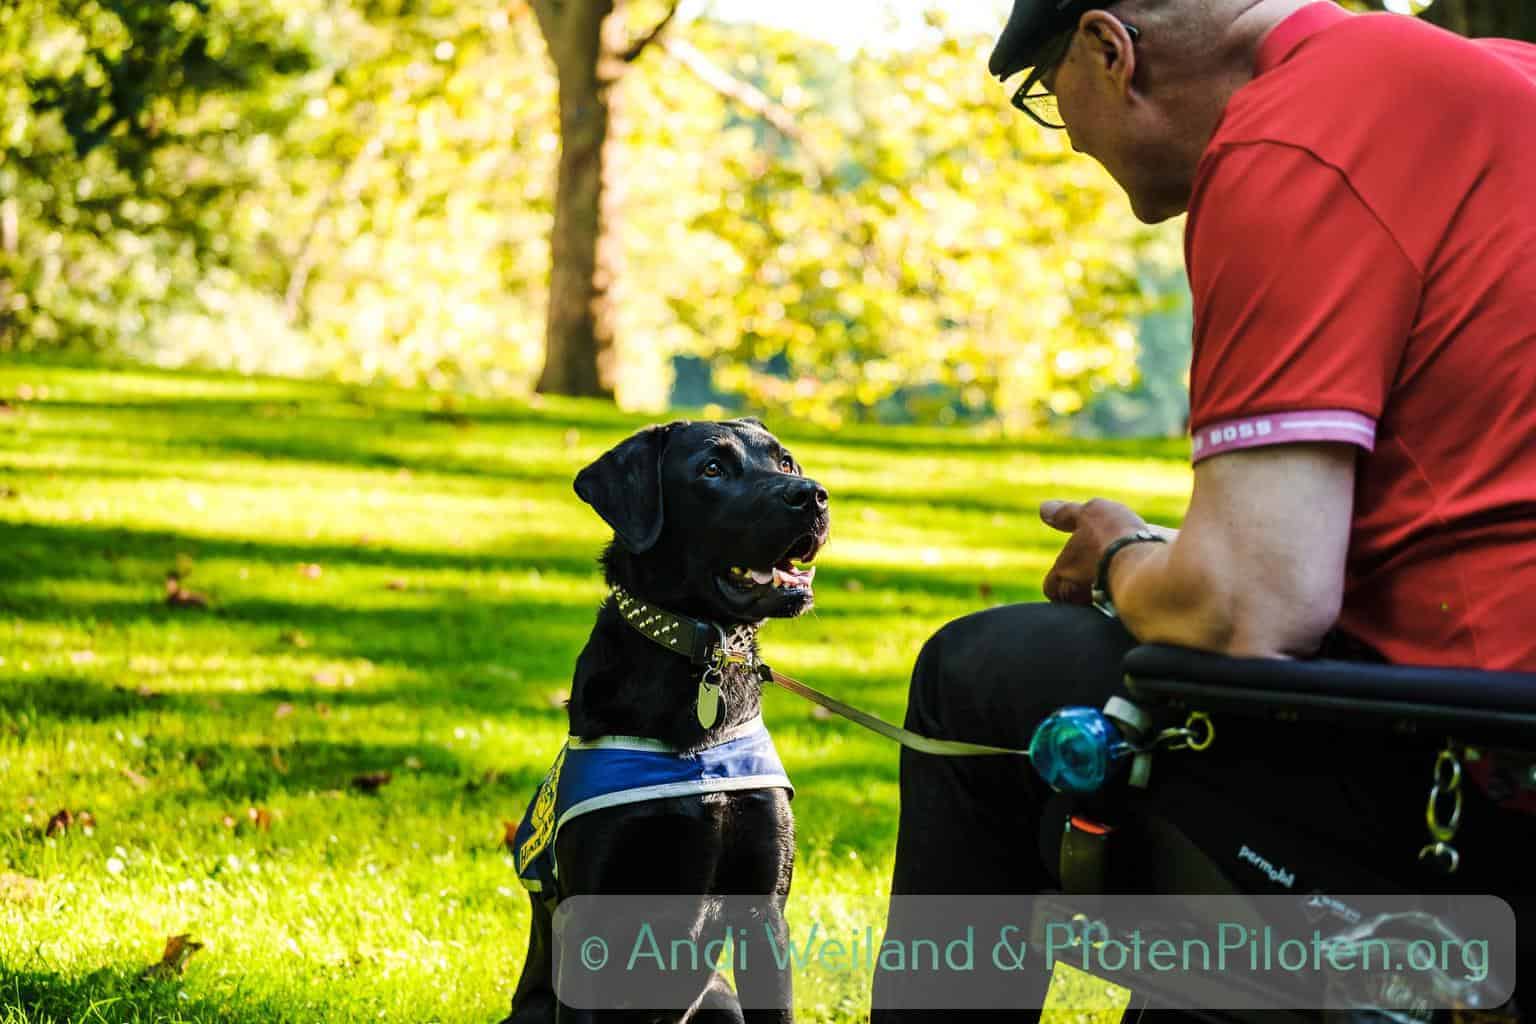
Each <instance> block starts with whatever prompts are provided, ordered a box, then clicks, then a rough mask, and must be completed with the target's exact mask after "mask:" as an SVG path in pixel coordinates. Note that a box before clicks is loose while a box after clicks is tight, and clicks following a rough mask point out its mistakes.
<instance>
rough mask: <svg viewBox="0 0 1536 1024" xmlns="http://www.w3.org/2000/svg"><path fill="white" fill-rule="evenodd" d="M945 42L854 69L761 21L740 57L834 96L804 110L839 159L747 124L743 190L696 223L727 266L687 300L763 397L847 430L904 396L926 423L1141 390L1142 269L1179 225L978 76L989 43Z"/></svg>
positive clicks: (677, 297) (709, 344) (689, 311)
mask: <svg viewBox="0 0 1536 1024" xmlns="http://www.w3.org/2000/svg"><path fill="white" fill-rule="evenodd" d="M936 35H937V37H938V41H937V42H935V43H933V44H932V45H931V46H928V47H924V48H921V49H916V50H910V51H898V52H894V53H889V54H884V55H881V56H878V57H877V56H874V55H870V54H860V55H857V56H855V57H854V58H852V60H850V61H848V62H847V63H845V64H842V63H836V62H833V61H831V60H829V59H826V58H823V59H822V60H821V61H819V62H815V61H813V60H811V59H807V58H806V56H805V53H806V50H805V46H804V44H803V41H799V40H795V39H793V38H792V37H777V36H775V34H773V33H768V32H758V33H756V38H757V40H758V42H759V45H758V47H757V51H756V54H748V55H744V56H742V57H741V58H739V63H738V65H737V67H736V69H735V70H736V71H737V73H738V74H739V75H740V76H742V77H748V78H755V79H757V80H759V81H760V82H761V83H762V84H763V86H764V89H765V91H767V92H769V93H771V94H777V95H786V96H795V95H799V96H804V97H805V98H806V99H805V102H806V103H807V104H808V105H809V104H810V103H811V102H813V101H814V100H820V101H821V102H822V103H824V104H825V106H824V107H822V108H821V109H815V108H814V107H810V108H808V109H806V110H804V111H798V110H797V111H796V113H797V119H798V120H799V121H800V123H801V124H802V125H803V126H804V127H805V128H806V134H807V139H806V143H807V147H808V148H809V149H811V150H813V151H814V152H815V153H817V154H835V156H836V159H835V161H834V160H830V159H827V158H826V157H821V158H819V159H816V160H813V159H811V158H808V157H807V154H806V153H803V152H796V151H795V150H796V147H785V146H774V145H772V143H774V142H776V140H774V139H771V138H768V139H765V138H764V137H763V135H762V132H761V130H760V129H759V128H757V126H755V125H753V124H750V123H748V124H742V125H738V126H737V127H736V128H735V130H734V132H733V133H730V134H728V135H727V141H726V143H725V144H722V145H721V146H720V147H719V149H720V150H723V151H724V154H723V155H724V167H725V170H726V172H727V173H728V174H729V176H730V178H731V179H732V182H731V185H732V187H731V188H729V189H728V190H726V191H723V192H722V193H721V194H722V195H723V196H724V200H723V201H722V202H719V203H717V204H715V205H713V206H711V207H710V208H709V209H707V210H706V211H705V212H704V213H703V214H702V215H701V216H700V217H698V218H696V219H695V222H694V223H695V226H696V227H697V228H698V229H700V230H701V231H702V232H704V233H705V234H706V236H708V237H709V238H710V239H711V240H712V241H713V242H715V243H716V246H717V247H718V244H719V243H724V245H725V246H726V248H725V250H724V252H723V254H722V255H721V256H718V257H716V259H715V262H716V265H717V267H718V265H719V264H720V263H721V262H723V263H724V272H723V273H720V272H719V271H718V270H717V274H718V277H717V280H716V284H715V285H714V286H713V287H705V288H694V289H690V290H688V291H685V292H681V293H677V294H674V297H673V303H674V306H675V308H676V309H677V311H678V315H679V319H680V320H681V321H682V322H683V323H684V324H686V325H688V326H689V327H690V328H691V329H693V330H694V331H695V333H696V334H697V336H698V348H699V350H700V351H701V352H702V353H703V354H706V355H716V356H720V357H724V358H725V366H724V368H723V369H722V371H721V372H720V373H719V374H718V375H717V376H718V377H719V378H720V380H721V382H722V383H723V384H724V385H725V386H727V387H728V388H730V389H732V390H737V391H740V392H742V393H744V394H746V395H747V396H749V397H750V398H751V399H752V400H753V402H754V404H755V405H758V406H760V407H766V408H770V409H781V410H788V411H791V412H792V413H794V414H796V415H802V416H814V417H816V418H818V419H823V420H828V421H830V422H838V421H839V420H840V419H841V418H842V417H843V416H844V415H852V416H854V417H857V418H869V417H871V416H872V415H874V414H875V413H876V412H877V411H878V410H879V408H880V407H881V406H882V404H883V403H887V402H888V400H890V399H891V398H892V396H893V395H897V394H898V393H902V401H901V403H900V404H901V406H902V407H903V408H904V410H905V411H907V412H910V413H914V414H916V415H918V416H919V417H920V418H924V419H934V418H950V417H953V416H955V415H956V414H957V413H958V414H960V415H967V414H970V415H976V414H982V413H987V414H991V415H995V416H997V417H999V418H1001V419H1002V420H1003V421H1004V422H1005V423H1008V424H1011V425H1018V426H1033V425H1037V424H1038V423H1040V422H1041V421H1042V420H1043V419H1044V418H1045V417H1047V416H1049V415H1051V414H1056V415H1066V414H1070V413H1073V412H1076V411H1077V410H1078V409H1080V408H1081V407H1082V405H1083V402H1084V400H1085V397H1086V396H1087V395H1089V394H1090V393H1092V392H1093V391H1094V390H1097V389H1100V388H1103V387H1105V386H1110V385H1112V386H1118V387H1124V386H1128V385H1129V384H1130V383H1131V381H1132V377H1133V370H1134V366H1135V338H1134V334H1133V332H1132V330H1131V322H1130V318H1131V317H1132V315H1133V314H1135V313H1136V312H1138V311H1140V310H1141V309H1142V308H1143V307H1144V301H1143V298H1142V295H1141V293H1140V290H1139V288H1138V283H1137V280H1136V278H1135V262H1136V259H1137V256H1138V254H1145V255H1148V256H1150V255H1151V248H1150V247H1151V246H1152V245H1153V243H1154V242H1155V241H1156V240H1158V239H1167V238H1168V235H1167V232H1166V231H1163V232H1156V233H1154V232H1147V231H1144V230H1142V229H1141V228H1140V226H1139V225H1137V224H1136V223H1135V221H1134V220H1133V219H1132V218H1131V217H1130V215H1129V212H1128V210H1127V208H1126V204H1125V201H1124V197H1123V195H1122V194H1121V193H1120V191H1119V189H1118V188H1117V187H1116V186H1115V185H1114V184H1113V182H1112V181H1111V180H1110V179H1109V178H1108V177H1107V175H1105V174H1104V173H1103V171H1102V170H1101V169H1099V167H1098V166H1097V165H1096V164H1094V163H1093V162H1092V161H1089V160H1087V159H1085V158H1082V157H1080V156H1075V155H1074V154H1072V153H1071V152H1070V151H1069V149H1068V147H1067V145H1066V139H1065V136H1064V135H1056V134H1047V133H1044V132H1042V131H1041V130H1040V129H1039V128H1038V127H1037V126H1035V125H1034V124H1033V122H1030V121H1028V120H1027V119H1025V118H1023V117H1021V116H1013V114H1012V111H1010V110H1009V109H1008V108H1007V107H1006V104H1005V102H1004V99H1003V96H1002V93H1001V91H1000V89H999V88H998V87H997V85H996V83H995V82H991V81H989V80H988V79H987V78H986V76H985V75H983V74H979V73H978V69H979V68H981V67H984V65H985V60H986V53H987V43H986V41H985V40H981V39H957V38H954V37H951V36H948V35H947V34H945V33H943V32H938V33H936ZM765 42H766V43H768V44H769V45H768V46H766V47H765V46H764V45H763V44H764V43H765ZM765 51H766V52H767V53H769V54H773V55H777V57H778V59H777V61H770V60H769V59H765V58H764V57H763V56H762V54H763V53H764V52H765ZM818 64H819V67H817V65H818ZM811 69H814V70H822V71H825V72H826V73H827V74H828V77H827V78H817V77H814V74H808V73H807V72H808V70H811ZM820 160H825V162H826V169H825V174H826V177H825V180H820V181H817V180H816V178H815V171H814V167H815V164H816V162H820ZM808 169H809V170H808ZM775 363H777V369H778V370H779V372H778V373H774V372H768V370H769V368H773V367H774V364H775ZM925 396H926V397H925ZM925 401H926V402H927V403H928V404H927V405H926V406H925V405H924V404H923V403H924V402H925Z"/></svg>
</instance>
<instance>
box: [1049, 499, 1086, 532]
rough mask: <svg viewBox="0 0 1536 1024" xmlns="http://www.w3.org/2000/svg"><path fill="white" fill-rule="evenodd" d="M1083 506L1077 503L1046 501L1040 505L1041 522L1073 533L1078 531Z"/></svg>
mask: <svg viewBox="0 0 1536 1024" xmlns="http://www.w3.org/2000/svg"><path fill="white" fill-rule="evenodd" d="M1082 510H1083V506H1081V505H1079V504H1078V503H1077V502H1075V501H1046V502H1042V503H1041V504H1040V520H1041V522H1043V523H1045V525H1047V526H1050V527H1054V528H1055V529H1058V530H1061V531H1062V532H1063V533H1071V532H1072V531H1073V530H1076V529H1077V520H1078V516H1079V514H1080V513H1081V512H1082Z"/></svg>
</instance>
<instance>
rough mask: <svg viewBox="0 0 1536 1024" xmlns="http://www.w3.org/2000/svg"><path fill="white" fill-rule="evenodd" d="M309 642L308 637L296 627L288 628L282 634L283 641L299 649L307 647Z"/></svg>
mask: <svg viewBox="0 0 1536 1024" xmlns="http://www.w3.org/2000/svg"><path fill="white" fill-rule="evenodd" d="M309 642H310V641H309V637H307V636H305V635H304V634H303V633H301V632H299V631H298V630H296V629H290V630H288V632H286V633H284V634H283V643H285V644H288V645H290V646H292V647H297V648H299V649H300V650H303V649H304V648H306V647H308V646H309Z"/></svg>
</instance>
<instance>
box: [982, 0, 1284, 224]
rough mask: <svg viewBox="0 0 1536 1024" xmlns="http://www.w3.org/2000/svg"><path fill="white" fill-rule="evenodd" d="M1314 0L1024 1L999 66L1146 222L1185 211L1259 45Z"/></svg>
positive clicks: (995, 64)
mask: <svg viewBox="0 0 1536 1024" xmlns="http://www.w3.org/2000/svg"><path fill="white" fill-rule="evenodd" d="M1306 2H1307V0H1107V2H1105V0H1100V2H1094V0H1015V2H1014V6H1013V13H1012V16H1011V17H1010V18H1009V21H1008V25H1007V27H1006V28H1004V30H1003V33H1002V35H1001V37H999V39H998V42H997V46H996V48H995V49H994V50H993V53H992V59H991V62H990V69H991V71H992V73H993V74H994V75H996V76H998V78H1000V79H1003V80H1004V81H1006V80H1008V79H1010V78H1012V77H1014V76H1016V75H1019V74H1020V73H1021V72H1024V73H1025V74H1024V75H1023V78H1022V87H1021V88H1018V89H1017V90H1016V91H1015V97H1016V98H1015V105H1017V106H1019V107H1020V108H1021V109H1024V110H1026V112H1028V113H1030V114H1031V115H1032V116H1034V117H1035V119H1036V120H1037V121H1040V122H1041V123H1042V124H1044V125H1046V126H1047V127H1064V128H1065V129H1066V130H1067V132H1068V133H1069V134H1070V136H1071V140H1072V146H1073V148H1074V149H1076V150H1078V151H1080V152H1083V153H1087V154H1088V155H1089V156H1092V157H1093V158H1094V159H1096V160H1098V161H1099V163H1101V164H1103V165H1104V168H1105V169H1106V170H1108V171H1109V173H1110V174H1111V175H1112V176H1113V177H1114V179H1115V180H1116V181H1118V182H1119V183H1120V186H1121V187H1122V188H1124V189H1125V191H1126V194H1127V195H1128V196H1129V197H1130V200H1131V208H1132V209H1133V210H1134V211H1135V213H1136V216H1137V217H1138V218H1140V219H1141V220H1143V221H1146V222H1147V223H1155V222H1157V221H1161V220H1166V219H1168V218H1169V217H1174V216H1177V215H1178V214H1180V213H1182V212H1184V210H1185V209H1186V208H1187V207H1188V205H1189V194H1190V190H1191V188H1192V187H1193V184H1194V176H1195V169H1196V167H1197V166H1198V164H1199V161H1200V156H1201V154H1202V153H1203V152H1204V151H1205V147H1206V145H1207V144H1208V143H1209V141H1210V138H1211V134H1212V133H1213V132H1214V131H1215V128H1216V124H1217V122H1218V120H1219V119H1220V117H1221V112H1222V110H1223V109H1224V108H1225V106H1226V103H1227V100H1228V99H1229V98H1230V97H1231V95H1232V94H1233V93H1234V92H1236V91H1237V90H1238V89H1239V88H1241V87H1242V85H1243V84H1244V83H1246V82H1247V81H1248V80H1249V79H1251V78H1252V76H1253V67H1254V58H1255V55H1256V53H1257V50H1258V45H1259V42H1260V41H1261V40H1262V38H1263V36H1264V34H1265V33H1266V32H1268V30H1269V29H1270V28H1273V27H1274V26H1275V25H1276V24H1278V23H1279V22H1280V21H1281V20H1283V19H1284V18H1285V17H1286V16H1287V15H1289V14H1290V13H1291V12H1293V11H1295V10H1296V9H1297V8H1299V7H1301V6H1303V5H1304V4H1305V3H1306Z"/></svg>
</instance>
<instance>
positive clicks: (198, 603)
mask: <svg viewBox="0 0 1536 1024" xmlns="http://www.w3.org/2000/svg"><path fill="white" fill-rule="evenodd" d="M165 603H166V604H168V605H170V606H171V607H172V608H207V607H208V595H207V594H199V593H198V592H197V591H195V590H188V589H186V588H185V587H183V586H182V585H181V579H180V578H179V577H178V576H177V575H176V574H175V573H169V574H167V575H166V577H165Z"/></svg>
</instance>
